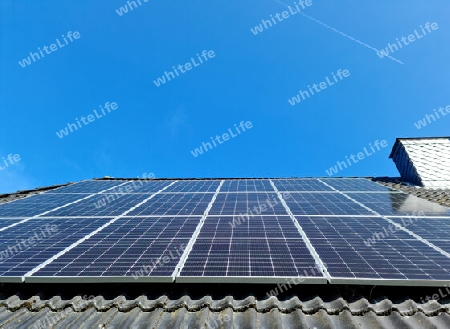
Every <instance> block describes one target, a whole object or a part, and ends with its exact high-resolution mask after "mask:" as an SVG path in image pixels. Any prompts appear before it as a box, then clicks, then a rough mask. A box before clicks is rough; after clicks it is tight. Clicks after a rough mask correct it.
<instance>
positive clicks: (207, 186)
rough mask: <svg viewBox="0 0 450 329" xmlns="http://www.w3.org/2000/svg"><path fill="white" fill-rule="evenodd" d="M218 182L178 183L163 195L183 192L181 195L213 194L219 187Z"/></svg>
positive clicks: (188, 181) (195, 181) (191, 181)
mask: <svg viewBox="0 0 450 329" xmlns="http://www.w3.org/2000/svg"><path fill="white" fill-rule="evenodd" d="M219 184H220V180H187V181H178V182H176V183H175V184H174V185H172V186H171V187H169V188H168V189H167V190H165V193H171V192H183V193H188V192H190V193H200V192H201V193H206V192H215V191H216V189H217V187H219Z"/></svg>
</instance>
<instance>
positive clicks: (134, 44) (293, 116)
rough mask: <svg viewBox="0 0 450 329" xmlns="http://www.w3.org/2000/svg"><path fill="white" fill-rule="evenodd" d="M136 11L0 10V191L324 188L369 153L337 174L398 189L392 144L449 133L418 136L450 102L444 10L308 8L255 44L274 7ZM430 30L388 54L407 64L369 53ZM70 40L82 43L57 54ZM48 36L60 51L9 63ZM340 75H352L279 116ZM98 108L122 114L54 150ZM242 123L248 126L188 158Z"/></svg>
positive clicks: (147, 5)
mask: <svg viewBox="0 0 450 329" xmlns="http://www.w3.org/2000/svg"><path fill="white" fill-rule="evenodd" d="M140 1H141V5H138V7H137V8H134V9H133V10H128V11H129V12H128V13H122V16H120V15H119V14H118V13H117V12H116V10H118V9H119V8H120V7H124V6H125V5H127V2H126V1H123V0H111V1H94V2H92V1H89V2H88V1H87V0H82V1H77V2H66V1H46V5H45V6H44V5H43V4H42V3H41V2H36V1H23V0H17V1H9V0H7V1H2V2H1V4H0V47H1V51H0V72H1V73H0V74H1V75H0V77H1V78H0V111H1V114H2V116H1V118H2V120H0V159H1V160H0V165H4V163H3V162H2V161H3V159H2V158H3V157H5V159H6V157H7V156H8V154H12V155H14V154H19V155H20V161H17V162H13V163H12V164H11V163H10V162H9V166H8V167H5V168H4V169H3V170H0V192H9V191H15V190H18V189H29V188H35V187H38V186H46V185H52V184H59V183H64V182H68V181H78V180H82V179H89V178H93V177H103V176H105V175H107V176H113V177H137V176H140V177H142V175H143V174H144V173H154V175H155V176H156V177H268V176H271V177H278V176H280V177H291V176H299V177H309V176H314V177H315V176H327V173H326V170H327V169H329V168H330V167H332V166H334V165H336V162H337V161H344V160H345V156H350V155H351V154H355V155H356V154H357V153H358V152H361V151H363V148H364V147H366V148H368V146H369V143H372V144H374V142H375V141H376V140H379V141H381V140H386V141H387V143H388V146H387V147H385V148H381V149H380V151H377V152H376V153H373V154H372V155H370V156H367V157H366V158H365V159H363V160H361V161H359V162H358V163H354V164H353V165H352V166H349V167H348V168H346V169H344V170H341V171H339V172H338V173H337V174H336V175H335V176H398V173H397V170H396V169H395V166H394V165H393V163H392V161H391V160H390V159H388V155H389V153H390V150H391V148H392V145H393V143H394V141H395V138H396V137H420V136H446V135H449V133H448V129H446V127H448V126H449V123H450V116H448V117H443V118H441V119H439V120H437V121H436V122H433V123H430V124H427V126H424V127H422V128H421V129H417V128H416V127H415V125H414V123H415V122H417V121H418V120H421V119H423V118H424V117H425V114H431V113H433V109H434V108H436V109H437V108H438V107H439V106H441V107H445V106H447V105H449V104H450V99H449V97H448V77H449V76H450V66H449V65H448V46H445V45H446V44H447V43H448V40H449V37H450V31H449V23H448V19H447V15H446V13H448V12H449V10H450V3H448V2H446V1H444V0H441V1H438V0H437V1H433V4H430V3H429V2H428V1H410V0H408V1H406V0H404V1H395V2H394V3H391V2H389V3H388V2H387V1H378V2H375V1H371V2H367V3H366V2H361V1H356V0H355V1H344V2H333V3H330V2H329V1H319V0H318V1H314V0H313V1H312V5H311V6H309V7H306V8H305V9H304V10H303V11H302V12H303V13H304V14H306V15H308V16H309V17H310V18H308V17H306V16H303V15H301V14H295V15H291V16H290V17H288V18H286V19H285V20H283V21H282V22H278V23H277V24H276V25H273V26H272V27H269V28H267V29H265V30H264V31H263V32H262V33H258V34H257V35H255V34H253V33H252V32H251V30H250V29H251V28H254V27H255V26H256V25H259V24H261V20H263V19H264V20H267V19H269V18H270V15H273V16H274V15H275V14H276V13H280V14H281V13H282V12H283V11H284V10H287V9H286V7H284V6H283V5H282V4H280V3H278V2H276V1H274V0H265V1H237V0H231V1H227V2H214V1H213V2H206V1H158V0H150V1H148V2H144V0H140ZM136 2H137V0H136ZM283 2H284V3H285V4H287V5H291V6H294V1H292V2H290V1H289V0H284V1H283ZM312 18H314V19H316V20H319V21H321V22H323V23H325V24H327V25H328V26H330V27H332V28H334V29H335V30H332V29H331V28H327V27H325V26H324V25H322V24H320V23H318V22H317V21H314V20H313V19H312ZM427 22H430V23H432V22H436V23H437V24H438V29H437V30H433V31H432V32H431V33H428V34H427V35H424V36H423V37H422V38H420V39H419V40H416V41H415V42H412V43H410V44H409V45H407V46H404V47H403V48H402V49H399V50H398V51H395V52H394V53H392V56H393V57H395V58H396V59H398V60H400V61H401V62H403V63H404V64H400V63H398V62H396V61H394V60H392V59H389V58H382V59H381V58H379V56H378V55H377V53H376V51H374V50H373V49H369V47H373V48H376V49H384V48H385V47H387V44H388V43H395V39H396V38H399V39H400V38H401V37H402V36H405V37H408V35H410V34H413V33H414V30H415V29H416V30H418V32H420V25H422V26H424V24H425V23H427ZM266 25H267V23H266ZM69 31H71V32H72V34H73V33H74V32H75V31H78V32H79V38H78V39H74V38H72V40H73V41H69V40H68V44H64V41H63V38H62V35H64V36H66V35H67V33H68V32H69ZM337 31H341V32H343V33H345V34H346V35H348V36H351V37H352V38H354V39H357V40H360V41H361V42H362V43H364V44H365V45H362V44H360V43H358V42H356V41H354V40H351V39H350V38H348V37H345V36H343V35H342V34H340V33H338V32H337ZM420 33H421V32H420ZM57 38H59V40H60V42H62V44H63V46H64V47H62V48H58V49H57V50H55V51H54V52H51V53H50V54H47V55H45V56H44V57H43V58H41V59H38V60H36V61H35V62H33V61H31V64H30V65H25V67H22V66H21V65H19V63H18V62H19V61H22V60H23V59H26V58H27V56H29V55H30V52H37V51H38V47H40V48H41V50H42V49H43V46H45V45H47V46H48V47H50V45H51V44H53V43H56V41H55V40H56V39H57ZM66 39H67V37H66ZM203 50H206V51H209V50H212V51H214V54H215V56H214V57H213V58H209V59H208V61H205V62H204V63H202V64H199V63H197V64H198V66H196V67H193V68H192V69H191V70H190V71H187V72H186V73H183V74H180V76H178V77H176V78H174V79H172V80H171V81H166V83H165V84H161V85H160V86H159V87H157V86H156V85H155V84H154V82H153V81H154V80H156V79H157V78H158V77H161V76H162V75H163V74H164V72H165V71H170V70H172V71H173V69H172V67H173V66H178V65H179V64H182V65H184V64H185V63H187V62H190V61H191V58H192V57H193V58H194V61H195V60H196V61H197V62H198V59H197V56H196V54H197V53H199V54H201V52H202V51H203ZM338 69H342V70H344V69H347V70H348V71H349V72H350V75H349V76H348V77H346V78H345V79H343V80H342V81H340V82H339V83H335V84H334V85H332V86H329V87H327V88H326V89H324V90H322V91H320V92H319V93H316V94H315V95H312V96H311V97H310V98H307V99H305V100H302V101H301V102H300V103H299V104H296V105H295V106H291V105H290V104H289V102H288V99H290V98H292V97H294V96H295V95H296V94H297V93H299V90H300V89H302V90H305V89H306V88H307V85H312V84H313V83H317V84H319V83H320V82H321V81H325V78H326V77H330V78H331V77H332V75H331V72H334V73H336V71H337V70H338ZM106 102H110V103H112V102H115V103H117V105H118V108H117V109H116V110H114V111H111V112H110V113H106V112H105V113H106V115H103V116H102V117H101V118H95V121H93V122H90V123H88V124H87V125H85V124H81V123H80V124H81V126H82V128H79V129H78V130H76V131H75V130H74V131H73V132H72V133H69V134H68V135H67V136H65V137H63V138H59V137H58V136H57V134H56V132H60V130H61V129H64V128H67V124H68V123H75V118H78V119H80V118H81V117H82V116H84V117H87V116H88V115H89V114H93V113H94V112H93V110H94V109H97V111H99V105H102V106H104V104H105V103H106ZM98 113H100V112H98ZM241 121H244V122H247V121H250V122H251V123H252V128H251V129H247V131H245V132H242V133H241V134H240V135H238V136H236V137H233V138H230V139H229V140H228V141H224V142H223V143H222V144H220V145H217V147H214V148H213V149H211V150H209V151H207V152H203V154H197V156H196V157H195V156H194V155H193V154H192V153H191V151H194V150H195V148H199V147H200V146H201V145H202V142H205V143H206V142H208V141H210V137H215V136H216V135H222V134H223V133H226V132H227V130H228V129H229V128H231V129H234V124H239V123H240V122H241ZM6 161H7V160H6Z"/></svg>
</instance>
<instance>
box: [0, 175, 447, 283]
mask: <svg viewBox="0 0 450 329" xmlns="http://www.w3.org/2000/svg"><path fill="white" fill-rule="evenodd" d="M280 197H281V198H282V199H283V201H281V200H280ZM380 214H381V215H380ZM417 215H419V216H421V217H420V219H417V221H416V222H414V223H410V224H408V223H407V222H405V221H406V218H405V216H410V217H408V218H409V219H411V218H413V217H411V216H417ZM422 215H424V216H425V217H424V216H422ZM382 216H389V217H384V218H383V217H382ZM414 218H415V217H414ZM395 223H397V224H399V225H402V226H403V229H399V228H398V227H397V226H395V225H396V224H395ZM45 225H50V226H51V225H57V227H58V230H57V232H54V234H52V235H51V236H48V237H46V238H45V239H40V240H39V241H38V243H31V244H30V245H29V246H25V245H22V244H21V243H22V242H21V241H22V239H25V241H27V239H29V238H30V237H32V236H34V233H33V230H36V229H38V230H39V228H40V227H46V226H45ZM47 227H48V226H47ZM449 229H450V212H449V209H448V208H446V207H442V206H439V205H437V204H434V203H431V202H428V201H425V200H422V199H418V198H417V197H414V196H412V195H408V194H405V193H402V192H398V191H390V190H389V189H387V188H385V187H383V186H380V185H378V184H375V183H373V182H371V181H369V180H366V179H337V178H322V179H314V178H307V179H273V180H269V179H230V180H223V181H221V180H182V181H175V180H145V181H139V180H133V181H126V180H108V181H86V182H81V183H77V184H73V185H70V186H67V187H62V188H58V189H56V190H51V191H48V192H45V193H41V194H38V195H34V196H30V197H27V198H24V199H20V200H16V201H12V202H8V203H5V204H0V281H8V282H21V281H22V280H23V279H25V281H29V282H33V281H34V282H53V281H60V282H99V281H105V282H135V280H138V281H148V282H173V280H175V281H177V282H197V283H201V282H208V281H209V282H242V283H244V282H248V283H256V282H260V283H287V284H289V281H288V280H292V279H296V280H297V281H296V282H297V283H298V282H303V283H326V282H327V280H328V282H330V283H334V284H376V285H388V284H396V285H444V284H447V283H450V275H449V272H450V266H449V265H448V264H449V261H448V259H449V257H450V239H448V238H447V237H446V233H447V232H448V231H449ZM447 256H449V257H447ZM323 264H324V265H323ZM291 283H293V282H292V281H291Z"/></svg>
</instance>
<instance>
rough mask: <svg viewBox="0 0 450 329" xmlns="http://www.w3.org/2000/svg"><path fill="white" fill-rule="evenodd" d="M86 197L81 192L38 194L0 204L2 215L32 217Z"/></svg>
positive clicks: (0, 215) (0, 213)
mask: <svg viewBox="0 0 450 329" xmlns="http://www.w3.org/2000/svg"><path fill="white" fill-rule="evenodd" d="M84 197H85V195H79V194H48V193H43V194H36V195H32V196H29V197H27V198H24V199H19V200H15V201H11V202H8V203H3V204H0V217H26V216H30V217H31V216H35V215H38V214H41V213H43V212H46V211H49V210H52V209H55V208H56V207H59V206H62V205H65V204H68V203H71V202H74V201H76V200H79V199H81V198H84Z"/></svg>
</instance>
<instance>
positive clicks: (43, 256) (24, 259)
mask: <svg viewBox="0 0 450 329" xmlns="http://www.w3.org/2000/svg"><path fill="white" fill-rule="evenodd" d="M107 221H108V220H107V219H101V218H88V219H86V218H65V219H61V218H55V219H33V220H30V221H28V222H26V223H22V224H19V225H17V226H14V227H12V228H10V229H8V230H6V231H3V232H0V241H2V245H0V254H1V257H2V259H1V260H0V276H1V277H5V278H8V277H22V276H23V275H25V274H26V273H27V272H28V271H30V270H32V269H33V268H34V267H36V266H38V265H39V264H41V263H43V262H45V261H46V260H47V259H49V258H51V257H52V256H53V255H55V254H57V253H58V252H60V251H61V250H63V249H64V248H66V247H68V246H70V245H71V244H72V243H73V242H75V241H77V240H78V239H81V238H83V237H84V236H86V235H87V234H89V233H91V232H92V231H94V230H95V229H97V228H98V227H100V226H102V225H103V224H104V223H106V222H107ZM2 281H3V280H2Z"/></svg>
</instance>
